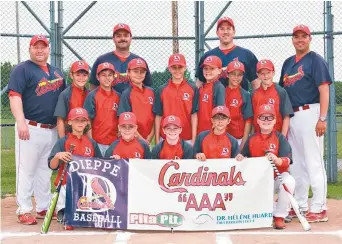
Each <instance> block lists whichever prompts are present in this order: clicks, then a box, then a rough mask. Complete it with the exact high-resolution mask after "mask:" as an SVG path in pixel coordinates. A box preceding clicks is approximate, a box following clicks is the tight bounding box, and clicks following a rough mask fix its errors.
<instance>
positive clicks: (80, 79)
mask: <svg viewBox="0 0 342 244" xmlns="http://www.w3.org/2000/svg"><path fill="white" fill-rule="evenodd" d="M70 78H71V79H72V83H71V85H70V86H69V87H68V88H66V89H65V90H64V91H63V92H62V93H61V94H60V95H59V97H58V101H57V105H56V109H55V113H54V116H55V117H57V131H58V136H59V138H62V137H64V136H65V121H66V120H67V115H68V113H69V111H70V110H71V109H73V108H77V107H83V104H84V100H85V98H86V96H87V95H88V90H87V89H86V87H85V85H86V84H87V81H88V79H89V65H88V64H87V63H86V62H85V61H82V60H81V61H76V62H74V63H73V64H72V65H71V68H70Z"/></svg>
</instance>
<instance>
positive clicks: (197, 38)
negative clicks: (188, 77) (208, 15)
mask: <svg viewBox="0 0 342 244" xmlns="http://www.w3.org/2000/svg"><path fill="white" fill-rule="evenodd" d="M194 4H195V10H194V11H195V15H194V17H195V67H197V65H198V63H199V56H200V51H199V2H198V1H195V2H194ZM195 72H196V68H195Z"/></svg>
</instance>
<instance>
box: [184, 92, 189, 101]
mask: <svg viewBox="0 0 342 244" xmlns="http://www.w3.org/2000/svg"><path fill="white" fill-rule="evenodd" d="M183 100H184V101H189V100H190V94H189V93H186V92H184V93H183Z"/></svg>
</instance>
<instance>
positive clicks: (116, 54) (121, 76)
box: [90, 24, 152, 93]
mask: <svg viewBox="0 0 342 244" xmlns="http://www.w3.org/2000/svg"><path fill="white" fill-rule="evenodd" d="M113 42H114V44H115V50H114V51H111V52H109V53H105V54H103V55H101V56H100V57H98V58H97V59H96V61H95V63H94V65H93V67H92V69H91V74H90V75H91V76H90V88H91V90H93V89H95V88H96V87H97V86H99V85H100V83H99V80H98V79H97V78H96V70H97V66H99V64H101V63H105V62H108V63H111V64H113V66H114V68H115V71H116V73H115V77H114V82H113V87H114V89H115V90H116V91H117V92H118V93H122V92H123V91H124V90H125V89H126V88H127V87H128V86H129V79H128V77H127V73H126V72H127V66H128V63H129V61H131V60H132V59H135V58H140V57H139V56H138V55H136V54H134V53H131V52H130V46H131V42H132V31H131V28H130V27H129V26H128V25H127V24H117V25H115V26H114V29H113ZM144 61H145V60H144ZM145 62H146V61H145ZM146 65H147V63H146ZM143 83H144V85H145V86H151V85H152V77H151V73H150V70H149V68H148V66H147V73H146V78H145V79H144V81H143Z"/></svg>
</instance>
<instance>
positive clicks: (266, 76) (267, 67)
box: [252, 59, 293, 137]
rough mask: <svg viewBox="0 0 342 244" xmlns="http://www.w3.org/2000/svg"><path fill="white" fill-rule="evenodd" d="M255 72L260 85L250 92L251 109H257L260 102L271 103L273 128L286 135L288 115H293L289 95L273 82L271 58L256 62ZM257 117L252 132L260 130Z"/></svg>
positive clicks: (288, 121)
mask: <svg viewBox="0 0 342 244" xmlns="http://www.w3.org/2000/svg"><path fill="white" fill-rule="evenodd" d="M257 74H258V77H259V79H260V80H261V86H260V87H259V88H258V89H256V90H255V91H254V92H253V94H252V105H253V111H257V110H258V109H259V107H260V106H261V105H262V104H271V105H273V106H274V109H275V112H276V124H275V126H274V129H275V130H276V131H279V132H281V133H282V134H283V135H284V136H285V137H286V136H287V132H288V130H289V123H290V115H293V110H292V105H291V102H290V99H289V96H288V94H287V92H286V91H285V89H284V88H282V87H281V86H279V85H278V84H275V83H274V82H273V77H274V74H275V72H274V65H273V63H272V61H271V60H268V59H263V60H260V61H259V62H258V64H257ZM257 119H258V118H257V116H254V120H253V127H254V128H253V129H254V132H258V131H260V127H259V125H258V123H257Z"/></svg>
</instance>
